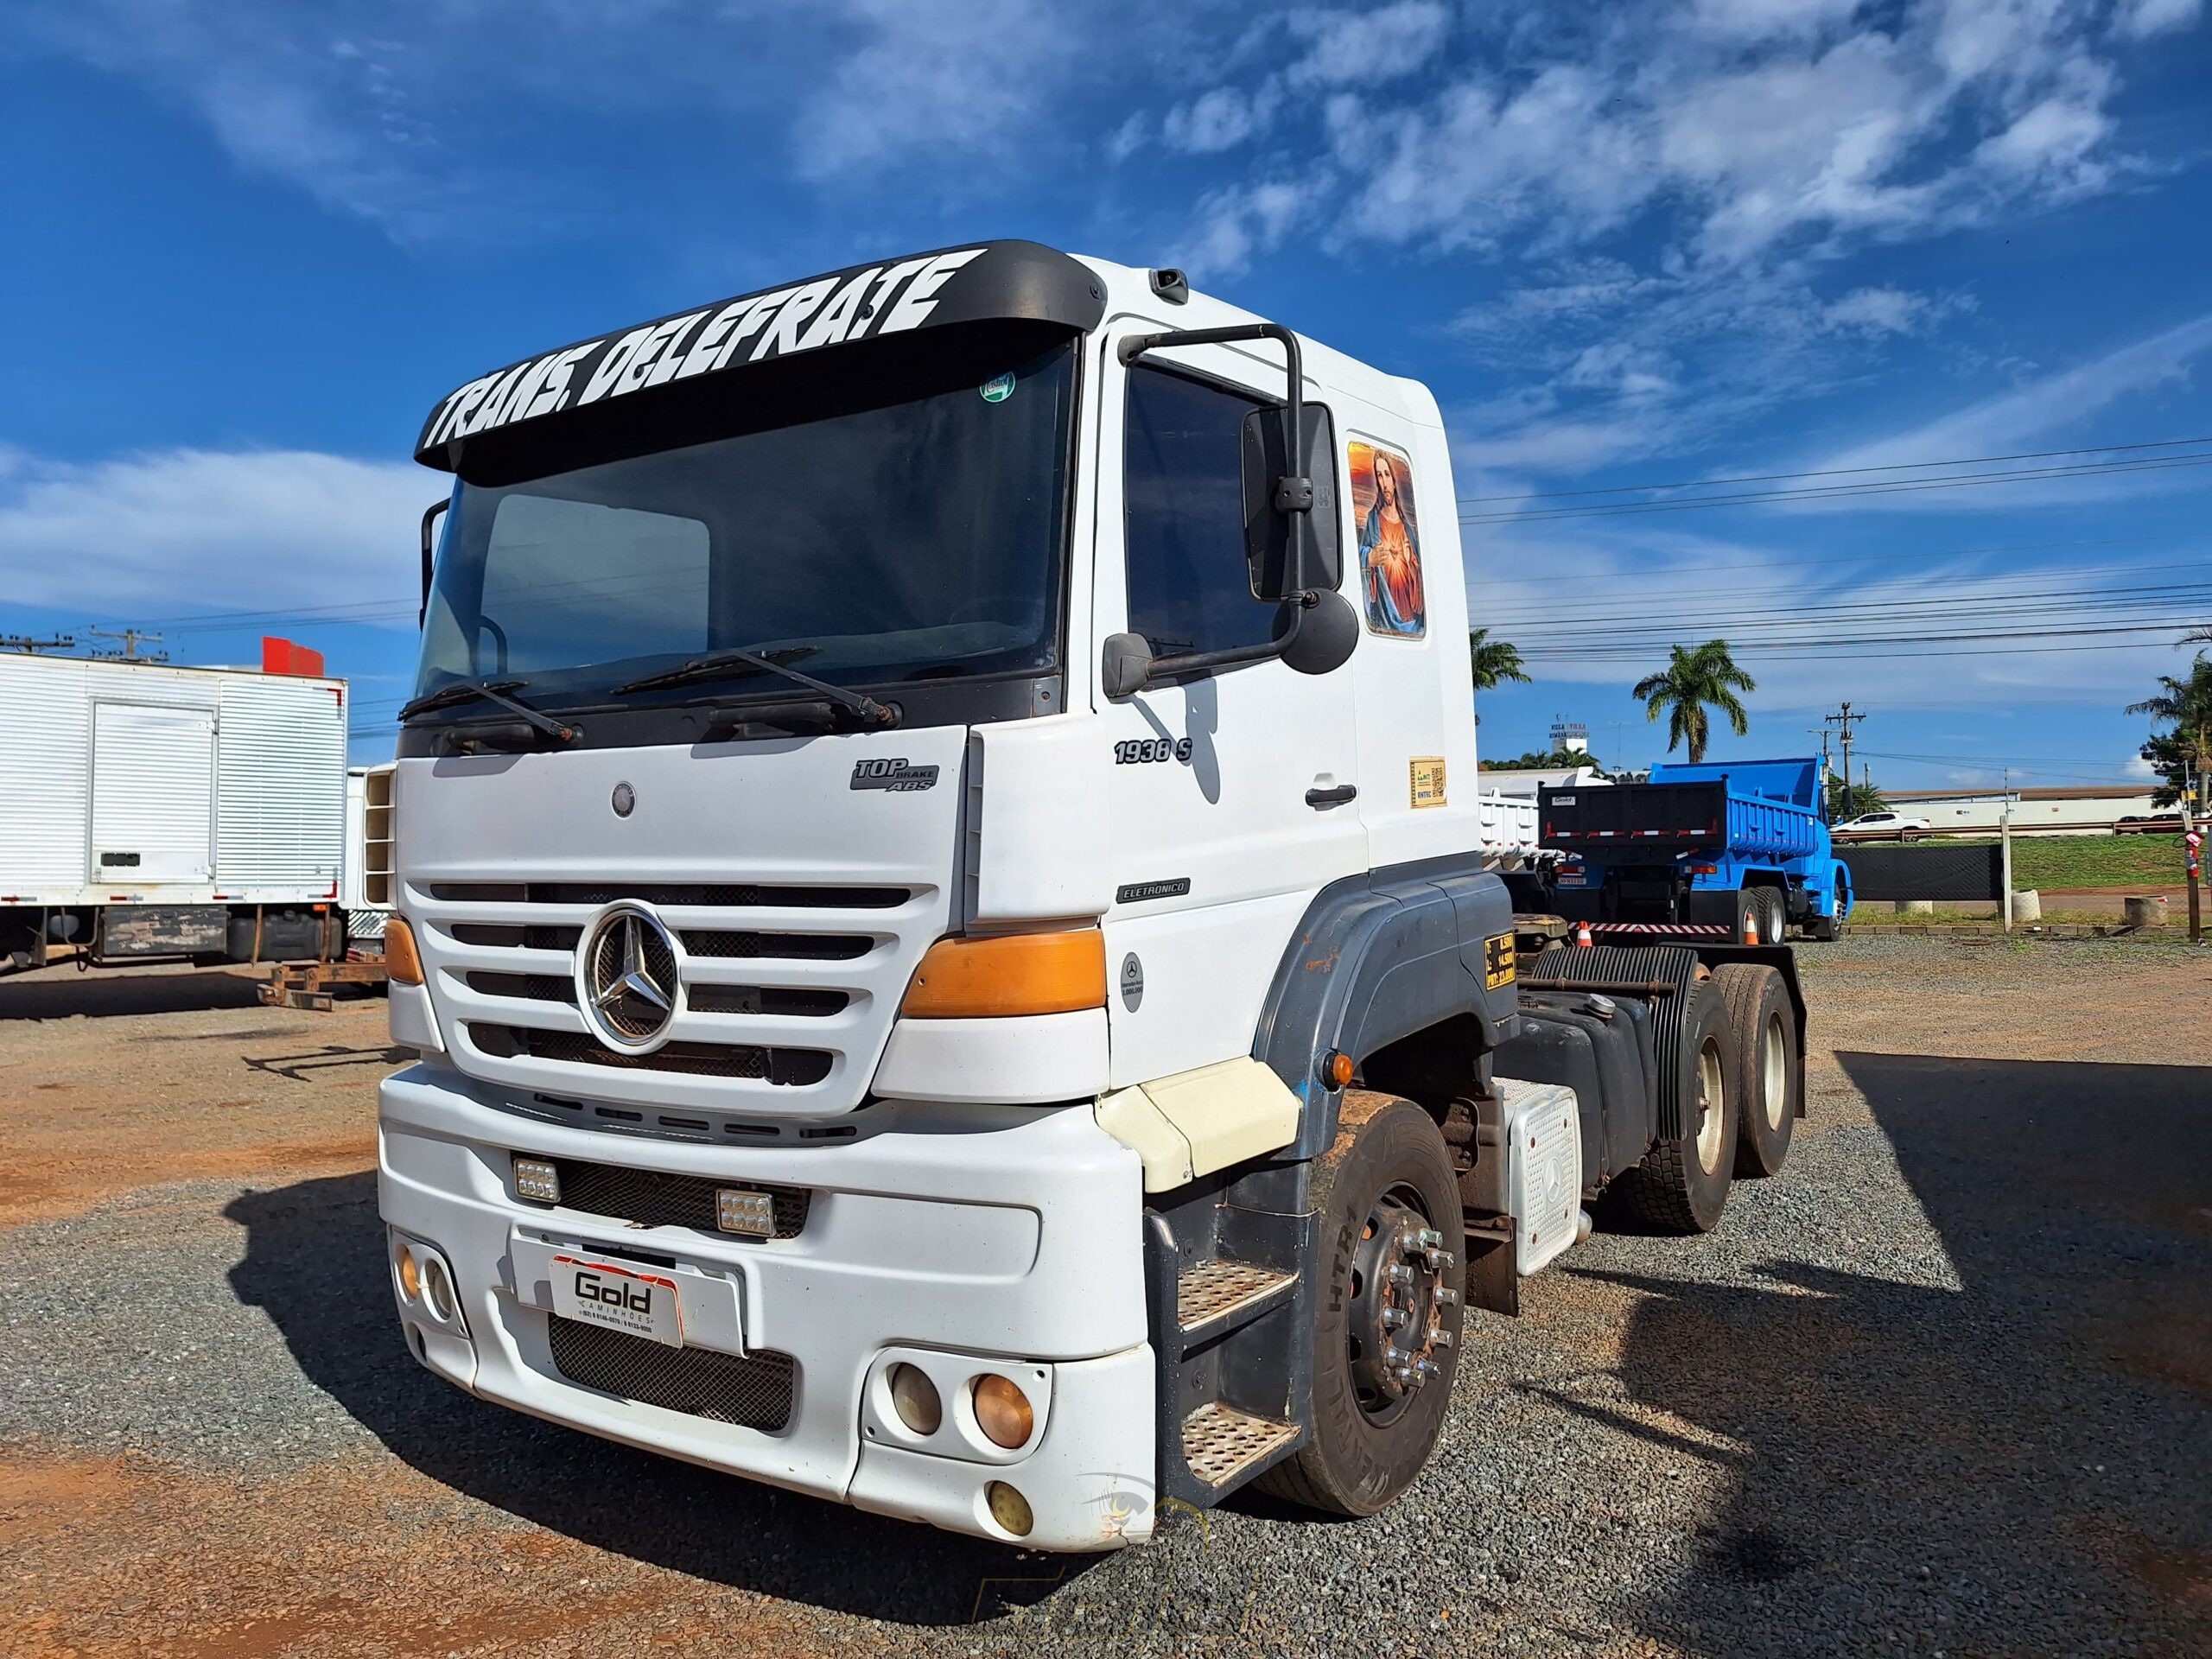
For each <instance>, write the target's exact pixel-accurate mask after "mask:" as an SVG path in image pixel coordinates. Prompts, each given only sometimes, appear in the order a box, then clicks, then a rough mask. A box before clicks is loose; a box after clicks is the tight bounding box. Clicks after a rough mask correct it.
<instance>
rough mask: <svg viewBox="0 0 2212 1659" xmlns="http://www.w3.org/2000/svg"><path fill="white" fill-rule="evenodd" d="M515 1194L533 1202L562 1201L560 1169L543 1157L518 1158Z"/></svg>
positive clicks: (551, 1202) (552, 1202) (554, 1202)
mask: <svg viewBox="0 0 2212 1659" xmlns="http://www.w3.org/2000/svg"><path fill="white" fill-rule="evenodd" d="M515 1196H516V1197H517V1198H528V1199H529V1200H530V1201H531V1203H532V1204H558V1203H560V1202H561V1172H560V1169H559V1168H558V1167H557V1166H556V1165H554V1164H553V1163H551V1162H550V1161H549V1160H546V1159H543V1158H518V1159H516V1160H515Z"/></svg>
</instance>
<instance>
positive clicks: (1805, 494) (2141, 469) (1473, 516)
mask: <svg viewBox="0 0 2212 1659" xmlns="http://www.w3.org/2000/svg"><path fill="white" fill-rule="evenodd" d="M2207 466H2212V453H2207V454H2197V455H2185V456H2174V457H2162V458H2145V459H2141V460H2137V461H2110V462H2107V463H2104V464H2102V465H2085V466H2081V467H2031V468H2026V469H2024V470H2021V471H2017V472H2006V473H1962V474H1959V475H1957V476H1956V477H1953V478H1942V479H1932V480H1919V481H1913V482H1903V483H1885V484H1840V485H1835V486H1828V487H1822V488H1818V489H1803V490H1755V491H1750V492H1746V493H1741V494H1737V495H1713V496H1700V497H1694V498H1693V499H1689V500H1686V501H1642V502H1630V503H1624V504H1622V503H1616V504H1611V505H1599V506H1588V507H1547V508H1543V509H1540V510H1539V511H1536V512H1493V513H1465V512H1463V513H1461V514H1460V515H1459V522H1460V523H1461V524H1544V523H1552V522H1555V521H1557V520H1560V519H1563V518H1627V517H1630V516H1632V515H1635V514H1640V513H1652V512H1694V511H1695V510H1697V509H1698V508H1700V507H1726V506H1757V505H1764V504H1766V503H1769V502H1777V501H1778V502H1791V501H1838V500H1853V499H1858V498H1859V497H1862V496H1874V495H1904V494H1910V493H1916V492H1918V491H1922V490H1950V489H1972V488H1977V487H1985V486H1989V485H1992V484H2023V483H2035V482H2039V481H2040V482H2061V481H2064V480H2069V479H2075V478H2103V477H2110V476H2117V475H2121V474H2137V473H2151V472H2166V471H2171V470H2176V469H2179V468H2184V467H2207Z"/></svg>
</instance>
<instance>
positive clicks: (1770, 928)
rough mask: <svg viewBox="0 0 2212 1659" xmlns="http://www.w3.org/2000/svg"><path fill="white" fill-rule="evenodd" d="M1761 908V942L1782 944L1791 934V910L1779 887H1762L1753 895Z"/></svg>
mask: <svg viewBox="0 0 2212 1659" xmlns="http://www.w3.org/2000/svg"><path fill="white" fill-rule="evenodd" d="M1753 896H1754V898H1755V899H1756V900H1757V902H1758V909H1759V943H1760V944H1781V943H1782V942H1783V940H1784V939H1786V938H1789V911H1788V910H1787V909H1786V908H1784V906H1783V902H1782V893H1781V890H1780V889H1779V888H1777V887H1761V888H1759V889H1758V891H1757V893H1755V894H1754V895H1753Z"/></svg>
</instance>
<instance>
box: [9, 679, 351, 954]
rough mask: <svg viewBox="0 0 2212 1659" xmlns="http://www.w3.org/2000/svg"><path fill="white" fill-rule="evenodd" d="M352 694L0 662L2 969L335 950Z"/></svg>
mask: <svg viewBox="0 0 2212 1659" xmlns="http://www.w3.org/2000/svg"><path fill="white" fill-rule="evenodd" d="M345 824H346V685H345V682H343V681H342V680H334V679H322V678H308V677H295V676H290V675H277V674H265V673H263V672H260V671H257V670H250V669H227V668H179V667H172V666H169V665H168V664H149V663H127V662H112V661H96V660H90V659H86V658H69V657H38V656H0V970H4V969H8V968H24V967H32V966H38V965H41V964H43V963H48V962H50V961H54V960H58V959H60V957H85V958H87V959H89V960H90V961H92V962H93V963H112V962H119V961H129V960H143V959H146V958H148V957H192V958H196V959H201V960H227V961H239V962H251V961H269V960H276V959H278V958H281V957H302V956H306V957H313V956H321V955H325V954H332V953H334V952H335V953H340V954H342V951H343V948H344V919H343V912H341V911H340V910H339V908H338V899H339V897H340V893H339V886H340V868H341V863H342V858H343V847H344V840H345Z"/></svg>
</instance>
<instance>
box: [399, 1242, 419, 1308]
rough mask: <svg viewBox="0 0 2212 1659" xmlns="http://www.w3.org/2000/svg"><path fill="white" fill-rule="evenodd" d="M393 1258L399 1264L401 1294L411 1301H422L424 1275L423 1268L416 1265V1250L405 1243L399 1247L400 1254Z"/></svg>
mask: <svg viewBox="0 0 2212 1659" xmlns="http://www.w3.org/2000/svg"><path fill="white" fill-rule="evenodd" d="M393 1259H394V1260H395V1261H397V1262H398V1264H399V1289H400V1294H402V1295H404V1296H405V1297H406V1298H407V1300H409V1301H410V1302H419V1301H421V1300H423V1275H422V1273H421V1270H420V1269H418V1268H416V1265H415V1252H414V1251H412V1250H410V1249H408V1248H407V1247H406V1246H405V1245H404V1244H403V1245H401V1246H400V1247H399V1254H398V1255H397V1256H396V1257H395V1258H393Z"/></svg>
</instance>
